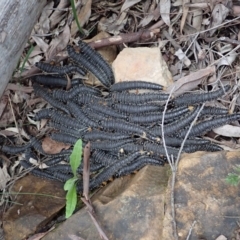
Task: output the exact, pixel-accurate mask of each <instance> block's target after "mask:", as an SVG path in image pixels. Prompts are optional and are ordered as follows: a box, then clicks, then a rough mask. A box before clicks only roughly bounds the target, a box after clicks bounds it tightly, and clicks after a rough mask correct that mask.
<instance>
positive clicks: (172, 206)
mask: <svg viewBox="0 0 240 240" xmlns="http://www.w3.org/2000/svg"><path fill="white" fill-rule="evenodd" d="M173 91H174V87H173V88H172V89H171V92H170V93H169V96H168V99H167V101H166V104H165V106H164V110H163V117H162V126H161V128H162V142H163V146H164V149H165V153H166V156H167V160H168V163H169V165H170V167H171V170H172V186H171V210H172V224H173V235H174V238H175V239H176V240H178V235H177V224H176V219H175V208H174V184H175V179H176V167H175V164H174V159H173V157H172V158H171V159H172V160H171V159H170V157H169V155H168V151H167V147H166V142H165V138H164V118H165V113H166V111H167V105H168V102H169V100H170V98H171V96H172V93H173Z"/></svg>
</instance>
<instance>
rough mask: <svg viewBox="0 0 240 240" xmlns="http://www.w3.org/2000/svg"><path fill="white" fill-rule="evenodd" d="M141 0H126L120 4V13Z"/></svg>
mask: <svg viewBox="0 0 240 240" xmlns="http://www.w3.org/2000/svg"><path fill="white" fill-rule="evenodd" d="M139 2H141V0H126V1H125V2H124V3H123V5H122V8H121V11H120V12H121V13H122V12H123V11H125V10H127V9H128V8H130V7H132V6H133V5H135V4H137V3H139Z"/></svg>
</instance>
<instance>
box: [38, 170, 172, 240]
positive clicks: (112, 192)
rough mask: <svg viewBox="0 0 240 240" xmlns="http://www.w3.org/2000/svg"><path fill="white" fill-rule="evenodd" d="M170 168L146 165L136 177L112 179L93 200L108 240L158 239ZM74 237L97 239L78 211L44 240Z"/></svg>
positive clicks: (83, 213) (86, 216) (82, 212)
mask: <svg viewBox="0 0 240 240" xmlns="http://www.w3.org/2000/svg"><path fill="white" fill-rule="evenodd" d="M168 173H169V166H165V167H159V166H157V167H156V166H146V167H145V168H143V169H142V170H140V171H139V172H138V173H137V174H135V175H130V176H126V177H123V178H119V179H115V180H114V181H113V182H112V183H110V184H108V185H107V186H106V187H103V188H102V189H100V191H99V192H98V193H97V194H96V195H95V196H94V197H93V198H92V203H93V206H94V210H95V212H96V216H97V219H98V221H99V222H100V224H101V227H102V229H103V230H104V231H105V233H106V235H107V237H108V238H109V239H114V240H117V239H131V240H135V239H136V240H139V239H149V240H150V239H152V240H156V239H161V237H160V236H161V234H162V220H163V217H164V205H165V197H164V196H165V191H166V186H167V182H168ZM69 234H73V235H76V236H79V237H82V238H83V239H89V240H92V239H100V237H99V234H98V232H97V230H96V227H95V226H94V225H93V222H92V220H91V218H90V216H89V214H88V213H87V212H86V209H85V208H84V209H81V210H80V211H79V212H77V213H76V214H75V215H73V216H72V217H70V218H69V219H68V220H66V221H65V222H64V223H63V224H62V225H61V227H59V228H57V229H56V230H53V231H52V232H51V233H49V234H47V236H45V237H44V238H43V240H53V239H58V240H66V239H70V238H69Z"/></svg>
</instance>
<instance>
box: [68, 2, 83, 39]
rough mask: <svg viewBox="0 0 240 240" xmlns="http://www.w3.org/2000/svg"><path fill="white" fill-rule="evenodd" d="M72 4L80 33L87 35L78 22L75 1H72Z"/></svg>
mask: <svg viewBox="0 0 240 240" xmlns="http://www.w3.org/2000/svg"><path fill="white" fill-rule="evenodd" d="M70 2H71V7H72V10H73V16H74V19H75V21H76V23H77V27H78V30H79V32H80V33H82V34H83V35H85V33H84V31H83V29H82V28H81V26H80V23H79V21H78V16H77V10H76V7H75V2H74V0H70Z"/></svg>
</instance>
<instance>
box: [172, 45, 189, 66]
mask: <svg viewBox="0 0 240 240" xmlns="http://www.w3.org/2000/svg"><path fill="white" fill-rule="evenodd" d="M174 55H175V56H177V57H178V59H179V60H180V61H182V62H183V63H184V65H185V66H187V67H189V66H190V65H191V61H190V60H189V58H188V57H187V56H186V54H185V53H184V52H183V51H182V49H181V48H179V49H178V50H177V51H176V52H175V54H174Z"/></svg>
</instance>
